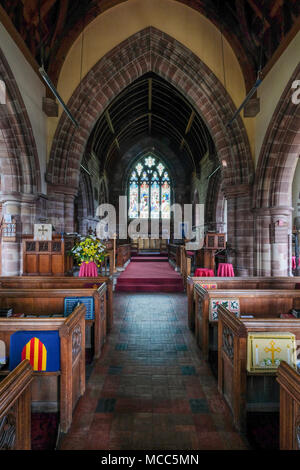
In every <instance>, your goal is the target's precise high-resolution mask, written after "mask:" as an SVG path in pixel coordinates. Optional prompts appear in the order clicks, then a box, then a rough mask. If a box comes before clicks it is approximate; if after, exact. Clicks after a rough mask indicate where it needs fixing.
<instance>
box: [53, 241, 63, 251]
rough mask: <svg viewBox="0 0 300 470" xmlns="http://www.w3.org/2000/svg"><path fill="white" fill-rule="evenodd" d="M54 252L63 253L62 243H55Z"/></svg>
mask: <svg viewBox="0 0 300 470" xmlns="http://www.w3.org/2000/svg"><path fill="white" fill-rule="evenodd" d="M52 251H55V252H56V253H61V242H53V243H52Z"/></svg>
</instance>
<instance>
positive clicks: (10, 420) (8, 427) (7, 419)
mask: <svg viewBox="0 0 300 470" xmlns="http://www.w3.org/2000/svg"><path fill="white" fill-rule="evenodd" d="M15 440H16V417H15V414H14V413H13V412H10V413H9V414H8V415H5V416H3V418H2V419H1V420H0V450H13V448H14V445H15Z"/></svg>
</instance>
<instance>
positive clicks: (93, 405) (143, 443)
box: [61, 293, 248, 450]
mask: <svg viewBox="0 0 300 470" xmlns="http://www.w3.org/2000/svg"><path fill="white" fill-rule="evenodd" d="M114 312H115V325H114V328H113V331H112V333H111V334H110V335H109V337H108V341H107V343H106V345H105V348H104V352H103V355H102V357H101V358H100V359H99V360H98V361H97V362H96V363H95V364H94V366H93V368H92V371H91V373H90V374H89V377H88V379H87V388H86V393H85V395H84V397H82V399H81V400H80V402H79V403H78V405H77V408H76V410H75V415H74V418H73V423H72V427H71V429H70V432H69V433H68V434H67V435H66V436H65V437H64V439H63V440H62V443H61V449H82V450H86V449H107V450H139V449H144V450H186V449H188V450H215V449H220V450H226V449H230V450H233V449H234V450H241V449H247V448H248V445H247V442H246V441H245V440H244V438H242V437H241V436H240V435H239V434H238V433H237V432H236V431H235V429H234V428H233V425H232V420H231V417H230V413H229V410H228V408H227V405H226V404H225V402H224V400H223V399H222V397H221V396H220V395H219V393H218V390H217V383H216V380H215V378H214V377H213V375H212V373H211V371H210V368H209V366H208V365H207V363H206V362H205V361H204V360H203V359H202V358H201V354H200V352H199V350H198V348H197V346H196V344H195V340H194V336H193V335H192V333H191V332H190V331H189V329H188V327H187V298H186V295H185V294H163V293H162V294H142V293H141V294H127V293H116V294H115V297H114Z"/></svg>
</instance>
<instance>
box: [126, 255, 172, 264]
mask: <svg viewBox="0 0 300 470" xmlns="http://www.w3.org/2000/svg"><path fill="white" fill-rule="evenodd" d="M154 261H155V262H157V263H161V262H164V263H167V262H168V258H167V257H165V256H133V257H132V258H131V262H132V263H144V262H154Z"/></svg>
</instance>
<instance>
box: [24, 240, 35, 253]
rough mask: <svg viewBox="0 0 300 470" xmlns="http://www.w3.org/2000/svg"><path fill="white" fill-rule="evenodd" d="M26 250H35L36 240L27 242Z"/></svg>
mask: <svg viewBox="0 0 300 470" xmlns="http://www.w3.org/2000/svg"><path fill="white" fill-rule="evenodd" d="M26 251H35V242H26Z"/></svg>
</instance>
